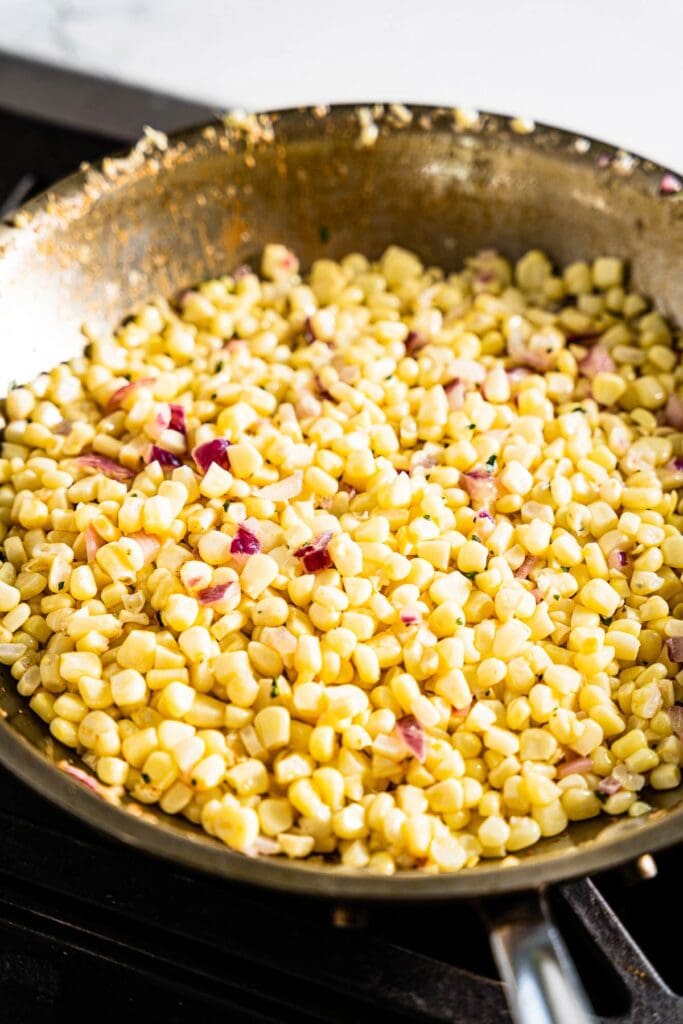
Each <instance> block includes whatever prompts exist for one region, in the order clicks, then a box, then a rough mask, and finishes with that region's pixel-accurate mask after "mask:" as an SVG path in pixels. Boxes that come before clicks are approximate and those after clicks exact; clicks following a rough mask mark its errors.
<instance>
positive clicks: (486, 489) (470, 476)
mask: <svg viewBox="0 0 683 1024" xmlns="http://www.w3.org/2000/svg"><path fill="white" fill-rule="evenodd" d="M460 486H461V487H462V488H463V490H465V491H467V493H468V494H469V496H470V498H471V499H472V502H473V504H475V505H476V506H477V507H478V508H481V507H482V506H488V505H490V504H491V503H492V502H494V501H495V500H496V498H497V497H498V480H497V479H496V477H495V476H493V475H492V474H491V473H488V472H487V471H486V470H485V469H473V470H470V472H469V473H461V474H460Z"/></svg>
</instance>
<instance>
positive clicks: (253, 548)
mask: <svg viewBox="0 0 683 1024" xmlns="http://www.w3.org/2000/svg"><path fill="white" fill-rule="evenodd" d="M260 550H261V541H260V540H259V539H258V537H257V536H256V535H255V534H253V533H252V532H251V530H248V529H247V528H246V526H242V525H241V524H240V525H239V526H238V527H237V533H236V534H235V536H234V537H233V538H232V543H231V544H230V553H231V554H233V555H256V554H258V552H259V551H260Z"/></svg>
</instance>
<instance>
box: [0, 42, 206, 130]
mask: <svg viewBox="0 0 683 1024" xmlns="http://www.w3.org/2000/svg"><path fill="white" fill-rule="evenodd" d="M0 98H1V101H2V106H3V107H4V108H5V109H7V110H11V111H13V112H15V113H18V114H23V115H26V116H31V117H37V118H42V119H45V120H49V121H53V122H55V123H57V124H62V125H66V126H68V127H70V128H78V129H80V130H81V131H89V132H95V133H96V134H99V135H104V136H109V137H110V138H114V139H120V140H121V141H122V142H131V141H134V140H135V139H137V138H138V137H139V135H140V131H141V129H142V126H143V125H145V124H149V125H151V126H152V127H153V128H158V129H160V130H161V131H176V130H177V129H179V128H187V127H188V126H189V125H192V124H198V123H200V122H202V121H207V120H210V119H211V118H212V117H213V116H215V114H216V109H215V108H212V107H211V106H210V105H209V104H204V103H195V102H193V101H190V100H184V99H181V98H180V97H178V96H169V95H166V94H164V93H158V92H153V91H152V90H149V89H144V88H140V87H139V86H135V85H127V84H124V83H123V82H118V81H115V80H113V79H106V78H97V77H96V76H95V75H89V74H85V73H82V72H78V71H68V70H66V69H64V68H58V67H56V66H54V65H52V64H44V63H41V62H38V61H32V60H27V59H25V58H24V57H16V56H14V54H10V53H6V52H4V51H0Z"/></svg>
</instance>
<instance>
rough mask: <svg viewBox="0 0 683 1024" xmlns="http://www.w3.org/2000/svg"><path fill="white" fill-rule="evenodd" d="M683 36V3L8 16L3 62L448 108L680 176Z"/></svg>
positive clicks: (59, 4) (198, 5)
mask: <svg viewBox="0 0 683 1024" xmlns="http://www.w3.org/2000/svg"><path fill="white" fill-rule="evenodd" d="M682 36H683V4H682V3H681V2H680V0H658V2H657V3H656V4H655V3H652V2H651V0H514V2H512V0H488V2H484V0H471V2H464V0H450V2H447V0H445V2H444V0H418V2H415V0H410V2H409V0H346V2H345V3H344V4H343V5H341V4H334V5H333V4H330V3H326V2H325V0H288V2H283V0H239V2H237V0H192V2H189V0H0V49H7V50H10V51H13V52H16V53H21V54H24V55H28V56H34V57H38V58H41V59H43V60H48V61H51V62H55V63H58V64H61V65H64V66H68V67H73V68H82V69H84V70H88V71H94V72H96V73H99V74H105V75H109V76H111V77H115V78H120V79H123V80H124V81H128V82H133V83H138V84H142V85H147V86H153V87H155V88H157V89H161V90H167V91H171V92H174V93H176V94H182V95H185V96H188V97H191V98H195V99H199V100H206V101H209V102H211V103H212V104H215V105H216V106H217V107H219V108H225V107H230V106H243V107H247V108H249V109H259V108H261V109H266V108H272V107H284V106H289V105H292V104H299V103H311V102H330V101H356V100H369V99H377V100H379V99H382V100H394V101H399V100H412V101H418V102H419V101H421V102H436V103H447V104H449V105H454V106H455V105H458V106H467V107H474V108H479V109H488V110H495V111H500V112H504V113H518V114H521V115H524V116H527V117H530V118H533V119H534V120H538V121H547V122H550V123H553V124H557V125H561V126H563V127H567V128H571V129H574V130H576V131H579V132H581V133H583V134H587V135H595V136H598V137H601V138H604V139H606V140H608V141H610V142H614V143H616V144H618V145H621V146H623V147H624V148H626V149H627V150H630V151H634V152H638V153H641V154H643V155H646V156H649V157H651V158H653V159H656V160H659V161H661V162H662V163H665V164H668V165H670V166H672V167H673V168H675V169H679V170H683V133H682V132H681V130H680V126H679V124H678V123H677V116H676V110H677V107H678V105H679V100H680V99H681V84H680V71H679V66H680V56H679V51H680V39H681V38H682ZM0 102H1V98H0Z"/></svg>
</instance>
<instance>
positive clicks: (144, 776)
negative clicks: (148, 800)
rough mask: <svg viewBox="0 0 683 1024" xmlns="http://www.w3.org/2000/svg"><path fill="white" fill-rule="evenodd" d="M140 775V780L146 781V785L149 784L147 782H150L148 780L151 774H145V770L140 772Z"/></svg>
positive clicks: (150, 778)
mask: <svg viewBox="0 0 683 1024" xmlns="http://www.w3.org/2000/svg"><path fill="white" fill-rule="evenodd" d="M141 776H142V781H143V782H146V783H147V785H149V784H150V782H151V781H152V776H151V775H148V774H147V772H142V773H141Z"/></svg>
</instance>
